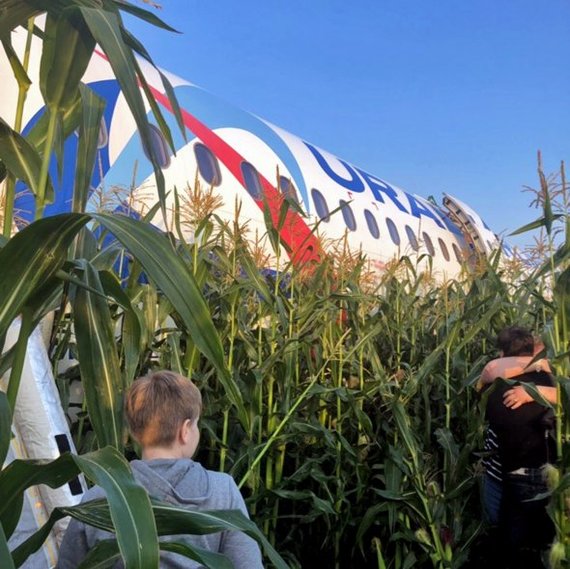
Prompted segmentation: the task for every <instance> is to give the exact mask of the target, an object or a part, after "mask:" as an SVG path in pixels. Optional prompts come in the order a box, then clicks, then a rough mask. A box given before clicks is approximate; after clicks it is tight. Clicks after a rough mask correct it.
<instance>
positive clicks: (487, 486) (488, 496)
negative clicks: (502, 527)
mask: <svg viewBox="0 0 570 569" xmlns="http://www.w3.org/2000/svg"><path fill="white" fill-rule="evenodd" d="M502 497H503V484H502V482H499V481H498V480H497V479H496V478H493V477H491V476H489V475H488V474H487V473H485V474H484V475H483V480H482V484H481V504H482V506H483V520H484V521H485V523H486V524H487V525H489V526H497V525H499V515H500V512H501V500H502Z"/></svg>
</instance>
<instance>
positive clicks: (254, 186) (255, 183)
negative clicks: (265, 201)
mask: <svg viewBox="0 0 570 569" xmlns="http://www.w3.org/2000/svg"><path fill="white" fill-rule="evenodd" d="M241 173H242V174H243V181H244V183H245V189H246V190H247V191H248V193H249V195H250V196H251V197H252V198H253V199H254V200H260V199H261V196H262V195H263V188H262V186H261V181H260V179H259V174H258V173H257V170H256V169H255V168H254V167H253V166H252V165H251V164H250V163H249V162H242V163H241Z"/></svg>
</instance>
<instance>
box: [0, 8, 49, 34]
mask: <svg viewBox="0 0 570 569" xmlns="http://www.w3.org/2000/svg"><path fill="white" fill-rule="evenodd" d="M41 12H42V9H41V8H39V7H38V6H36V3H35V2H27V1H26V0H3V2H2V3H0V39H9V37H10V32H11V31H12V30H14V29H16V28H17V27H18V26H25V25H26V23H27V21H28V19H29V18H32V17H34V16H37V15H38V14H40V13H41Z"/></svg>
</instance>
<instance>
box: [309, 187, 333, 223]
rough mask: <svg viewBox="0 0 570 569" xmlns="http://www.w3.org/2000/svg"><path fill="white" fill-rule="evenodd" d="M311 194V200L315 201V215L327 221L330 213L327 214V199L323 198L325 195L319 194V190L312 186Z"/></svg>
mask: <svg viewBox="0 0 570 569" xmlns="http://www.w3.org/2000/svg"><path fill="white" fill-rule="evenodd" d="M311 195H312V196H313V201H314V202H315V209H316V210H317V215H318V216H319V217H320V218H321V219H322V220H323V221H327V222H328V221H329V220H330V214H329V206H328V205H327V200H325V197H324V196H323V194H321V192H319V190H316V189H314V188H313V189H312V190H311Z"/></svg>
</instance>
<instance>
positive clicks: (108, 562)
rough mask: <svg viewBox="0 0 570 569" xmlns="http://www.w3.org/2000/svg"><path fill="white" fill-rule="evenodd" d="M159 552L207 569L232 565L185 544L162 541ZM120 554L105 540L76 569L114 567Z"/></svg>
mask: <svg viewBox="0 0 570 569" xmlns="http://www.w3.org/2000/svg"><path fill="white" fill-rule="evenodd" d="M159 546H160V549H161V551H172V552H173V553H178V554H179V555H183V556H184V557H187V558H188V559H193V560H194V561H197V562H198V563H200V565H201V566H204V567H207V568H208V569H232V567H233V565H232V564H231V563H230V561H229V560H228V558H227V557H225V556H224V555H221V554H220V553H213V552H212V551H208V550H206V549H201V548H199V547H192V546H190V545H189V544H187V543H178V542H172V541H162V542H160V543H159ZM120 559H121V553H120V551H119V545H118V543H117V542H116V541H115V540H114V539H106V540H103V541H100V542H99V543H97V545H96V546H95V547H94V548H93V549H91V550H90V551H89V553H88V554H87V557H85V559H84V560H83V562H82V563H81V565H79V567H78V568H77V569H104V568H106V567H109V568H111V567H114V566H115V563H116V562H117V561H120Z"/></svg>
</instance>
